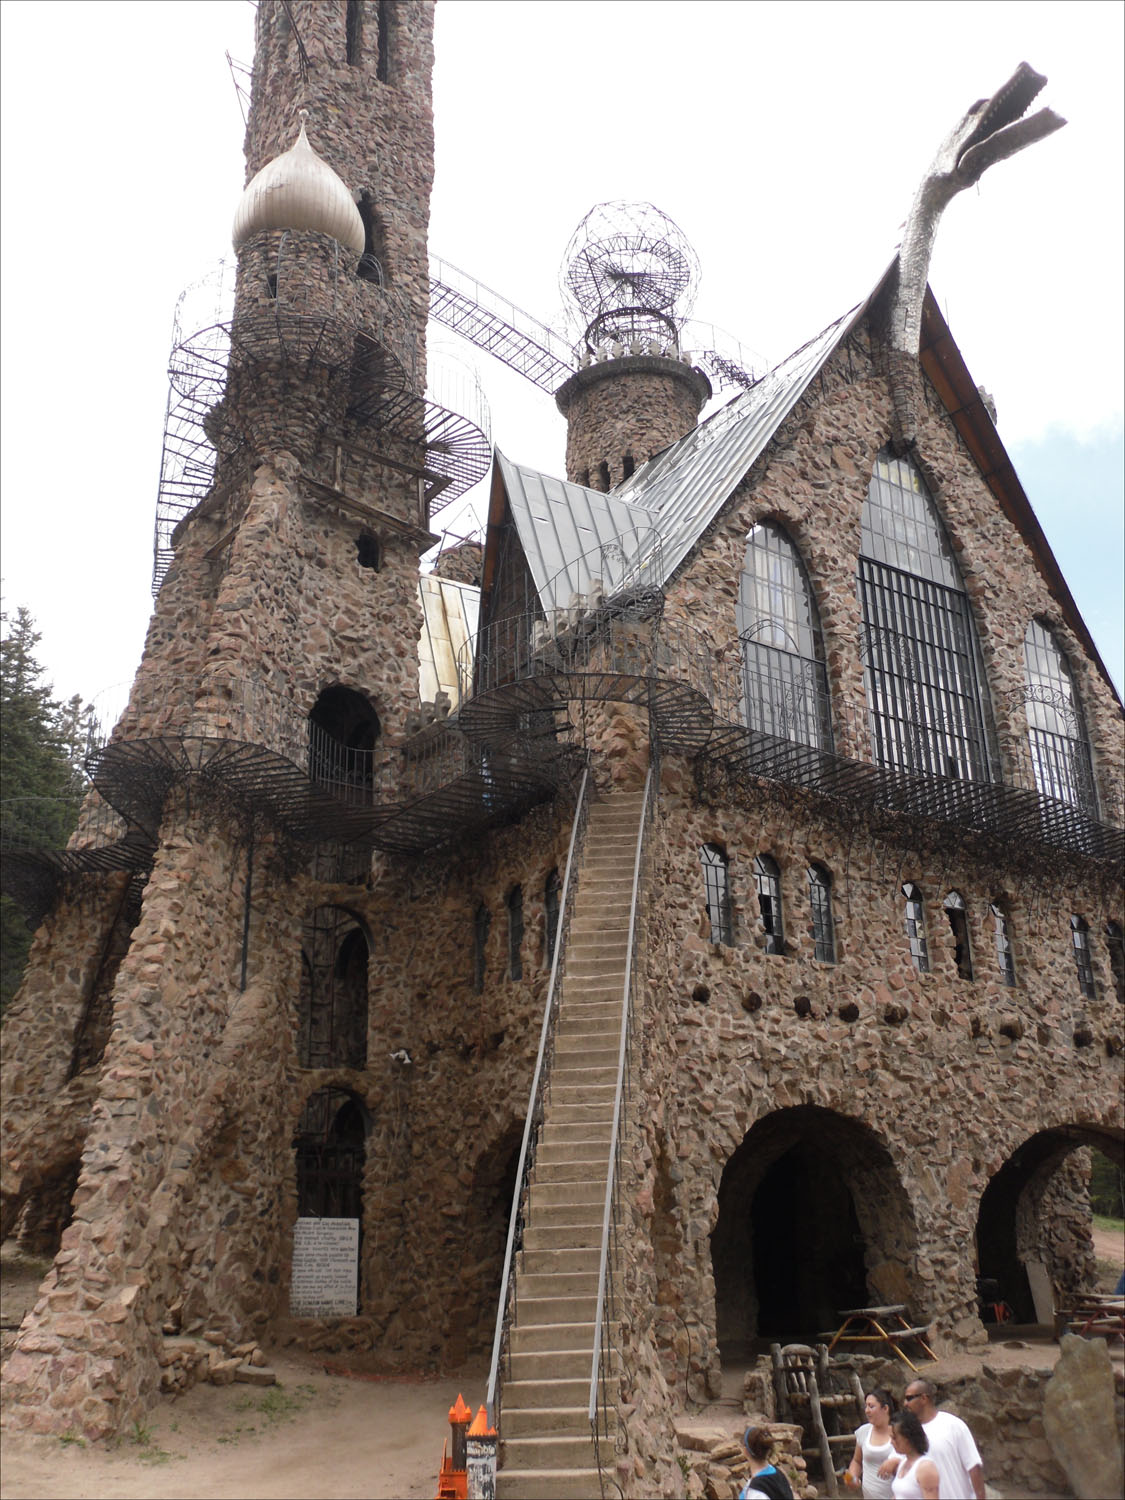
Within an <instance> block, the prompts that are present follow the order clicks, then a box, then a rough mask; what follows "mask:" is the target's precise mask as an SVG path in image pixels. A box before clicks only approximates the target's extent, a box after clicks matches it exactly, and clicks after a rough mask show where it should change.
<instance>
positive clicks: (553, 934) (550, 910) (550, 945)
mask: <svg viewBox="0 0 1125 1500" xmlns="http://www.w3.org/2000/svg"><path fill="white" fill-rule="evenodd" d="M561 894H562V883H561V881H560V880H559V872H558V870H552V871H551V872H550V874H549V875H548V876H547V880H546V883H545V884H544V886H543V911H544V916H545V919H546V924H547V948H546V953H547V967H548V968H550V967H551V965H552V963H554V961H555V942H556V939H557V937H558V931H559V898H560V896H561Z"/></svg>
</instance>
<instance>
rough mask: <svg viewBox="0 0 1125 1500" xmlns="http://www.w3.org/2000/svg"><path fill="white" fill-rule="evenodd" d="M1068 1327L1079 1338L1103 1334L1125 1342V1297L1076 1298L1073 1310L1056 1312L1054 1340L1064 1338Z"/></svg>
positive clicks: (1099, 1293) (1090, 1296)
mask: <svg viewBox="0 0 1125 1500" xmlns="http://www.w3.org/2000/svg"><path fill="white" fill-rule="evenodd" d="M1068 1328H1069V1329H1070V1331H1071V1333H1076V1334H1078V1336H1079V1337H1080V1338H1086V1337H1087V1336H1093V1337H1095V1338H1097V1337H1099V1336H1100V1335H1102V1334H1104V1335H1105V1336H1106V1337H1107V1338H1111V1339H1112V1338H1120V1339H1125V1297H1117V1296H1113V1295H1108V1296H1107V1295H1106V1294H1105V1293H1101V1292H1091V1293H1089V1294H1088V1295H1087V1296H1084V1297H1076V1298H1075V1299H1074V1301H1073V1302H1072V1304H1071V1305H1070V1307H1066V1308H1059V1310H1058V1311H1057V1312H1056V1313H1055V1338H1056V1339H1058V1338H1061V1337H1062V1335H1063V1333H1064V1332H1065V1331H1066V1330H1067V1329H1068Z"/></svg>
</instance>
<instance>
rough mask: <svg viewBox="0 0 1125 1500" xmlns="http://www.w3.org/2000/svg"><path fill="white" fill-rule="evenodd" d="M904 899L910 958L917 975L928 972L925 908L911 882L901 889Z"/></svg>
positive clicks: (919, 892) (920, 896)
mask: <svg viewBox="0 0 1125 1500" xmlns="http://www.w3.org/2000/svg"><path fill="white" fill-rule="evenodd" d="M902 894H903V895H904V896H905V897H906V915H905V926H906V936H907V939H908V940H909V942H910V958H911V961H912V962H913V964H914V967H915V968H916V969H917V970H918V972H919V974H928V973H929V972H930V950H929V946H928V945H927V943H926V908H925V903H924V902H923V900H922V892H921V891H920V890H919V889H918V887H917V886H916V885H915V884H914V882H913V881H912V880H908V881H907V883H906V884H905V885H904V886H903V888H902Z"/></svg>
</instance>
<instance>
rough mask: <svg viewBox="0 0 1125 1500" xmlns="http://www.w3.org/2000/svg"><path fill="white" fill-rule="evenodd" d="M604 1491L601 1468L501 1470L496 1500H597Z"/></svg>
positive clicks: (498, 1475) (497, 1478)
mask: <svg viewBox="0 0 1125 1500" xmlns="http://www.w3.org/2000/svg"><path fill="white" fill-rule="evenodd" d="M601 1492H602V1489H601V1479H600V1476H599V1474H598V1471H597V1469H594V1468H574V1469H545V1468H544V1469H532V1468H509V1469H501V1470H500V1471H499V1472H498V1473H497V1475H496V1500H597V1496H599V1495H600V1494H601Z"/></svg>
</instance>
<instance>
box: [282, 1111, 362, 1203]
mask: <svg viewBox="0 0 1125 1500" xmlns="http://www.w3.org/2000/svg"><path fill="white" fill-rule="evenodd" d="M367 1123H368V1122H367V1112H366V1110H365V1109H364V1107H363V1103H362V1101H361V1100H360V1099H359V1097H358V1096H357V1095H356V1094H352V1093H349V1092H348V1091H346V1090H344V1089H335V1088H327V1089H317V1091H316V1093H315V1094H310V1095H309V1098H308V1099H307V1101H306V1103H305V1107H304V1110H303V1111H302V1113H301V1119H300V1122H299V1124H298V1126H297V1136H296V1140H295V1142H294V1145H295V1147H296V1152H297V1214H298V1217H300V1218H302V1219H306V1218H315V1219H359V1220H360V1222H361V1223H362V1220H363V1162H364V1156H365V1152H366V1144H367Z"/></svg>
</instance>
